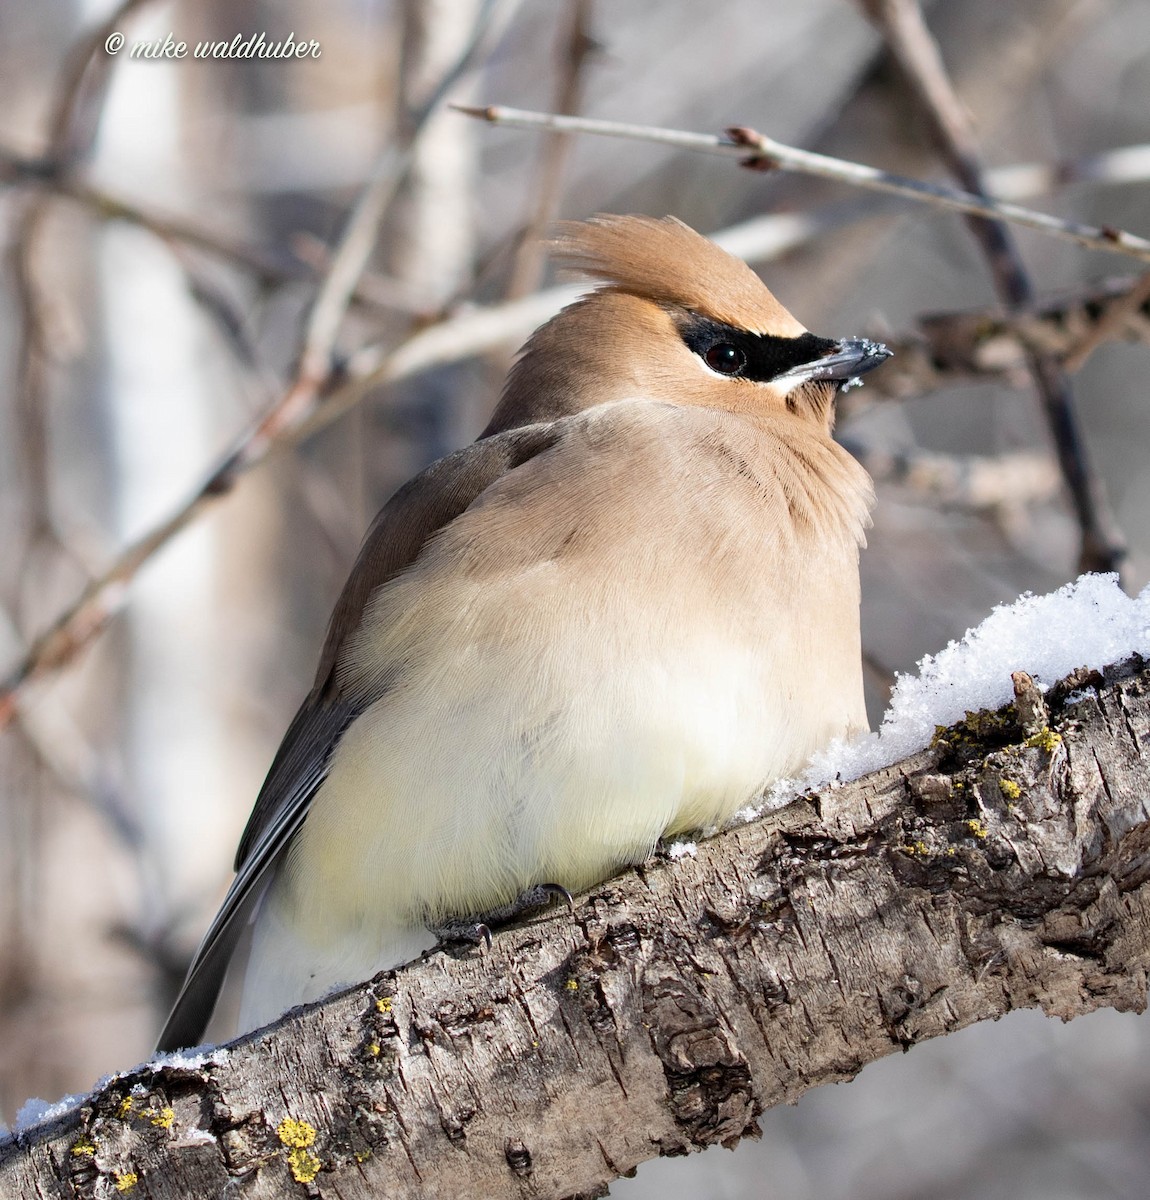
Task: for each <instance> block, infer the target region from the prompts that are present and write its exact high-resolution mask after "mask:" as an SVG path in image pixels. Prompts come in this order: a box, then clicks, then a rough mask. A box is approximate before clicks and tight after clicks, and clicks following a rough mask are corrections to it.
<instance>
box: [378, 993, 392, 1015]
mask: <svg viewBox="0 0 1150 1200" xmlns="http://www.w3.org/2000/svg"><path fill="white" fill-rule="evenodd" d="M375 1007H376V1008H378V1009H379V1011H380V1012H381V1013H389V1012H391V997H390V996H380V998H379V999H378V1000H377V1001H376V1002H375Z"/></svg>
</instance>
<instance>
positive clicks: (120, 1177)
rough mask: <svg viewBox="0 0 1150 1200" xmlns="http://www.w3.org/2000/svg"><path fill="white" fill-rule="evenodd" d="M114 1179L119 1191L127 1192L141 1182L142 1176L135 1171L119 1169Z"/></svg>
mask: <svg viewBox="0 0 1150 1200" xmlns="http://www.w3.org/2000/svg"><path fill="white" fill-rule="evenodd" d="M112 1180H113V1182H114V1183H115V1185H116V1191H117V1192H127V1191H130V1190H131V1189H132V1188H134V1187H135V1186H136V1184H137V1183H139V1182H140V1176H139V1175H138V1174H137V1173H136V1172H135V1171H117V1172H116V1174H115V1175H113V1176H112Z"/></svg>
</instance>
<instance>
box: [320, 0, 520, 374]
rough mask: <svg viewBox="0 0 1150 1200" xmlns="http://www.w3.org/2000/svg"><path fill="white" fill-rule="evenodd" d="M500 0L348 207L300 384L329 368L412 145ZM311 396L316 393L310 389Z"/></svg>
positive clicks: (488, 6)
mask: <svg viewBox="0 0 1150 1200" xmlns="http://www.w3.org/2000/svg"><path fill="white" fill-rule="evenodd" d="M497 4H498V0H483V6H482V8H481V9H480V11H479V15H478V17H477V18H476V22H475V28H474V29H473V31H472V34H471V38H470V39H469V41H468V44H467V46H466V47H465V48H464V50H463V53H462V54H461V55H460V56H459V58H458V59H457V60H456V61H455V62H454V63H453V64H452V66H451V67H450V69H449V70H447V71H446V72H445V73H444V75H443V77H442V78H441V79H440V80H439V82H438V84H437V85H436V86H435V87H434V88H433V89H432V91H431V94H430V95H429V96H428V97H427V99H426V101H424V103H423V104H422V105H421V106H420V108H419V109H418V110H417V111H416V112H415V113H413V114H412V115H411V117H410V119H409V120H408V121H406V122H404V124H403V128H402V129H400V130H398V131H397V138H396V140H395V141H394V142H393V143H391V144H390V145H389V146H388V147H387V149H386V150H385V151H384V152H383V154H381V155H380V157H379V160H378V161H377V162H376V165H375V167H374V169H373V170H372V173H371V177H370V179H369V180H368V183H367V186H366V187H365V188H364V189H363V191H362V193H361V194H360V197H359V200H358V201H357V202H356V205H355V208H354V209H353V210H352V213H351V217H350V218H349V220H348V223H347V226H346V228H345V230H344V233H343V236H342V238H341V239H340V244H339V247H338V248H337V250H336V252H335V254H334V255H333V257H332V261H331V266H330V267H329V269H328V272H327V275H326V277H325V279H324V283H323V286H322V287H321V289H320V292H319V295H318V296H317V297H316V299H315V303H314V304H313V305H312V309H311V313H310V316H309V318H308V321H307V327H306V332H305V334H304V342H303V349H302V351H301V353H300V360H299V371H298V373H299V378H300V381H301V383H303V384H305V385H311V384H313V383H315V384H316V386H317V387H318V383H319V382H320V381H323V380H324V379H326V378H327V376H328V374H329V373H330V370H331V355H332V350H333V348H334V346H335V339H336V336H337V334H338V332H339V327H340V325H341V324H342V322H343V317H344V314H345V313H346V312H347V308H348V305H349V304H350V302H351V297H352V294H353V292H354V291H355V285H356V283H357V282H358V280H359V278H360V276H361V275H362V274H363V271H364V268H365V267H366V266H367V260H368V258H369V257H370V255H371V252H372V250H373V249H374V248H375V241H376V235H377V233H378V231H379V226H380V222H381V221H382V219H383V215H384V213H385V212H386V211H387V207H388V205H389V204H390V203H391V200H392V197H393V196H394V195H395V192H396V189H397V188H398V187H399V183H400V181H401V180H402V178H403V175H404V173H405V172H406V171H407V169H408V166H409V165H410V163H411V161H412V152H413V149H414V147H415V145H416V143H417V141H418V140H419V137H420V135H421V134H422V132H423V130H424V129H425V128H426V127H427V123H428V121H429V120H430V119H431V117H432V115H433V114H434V113H435V112H436V111H437V110H438V108H439V107H440V105H441V104H442V103H443V100H444V97H445V96H446V95H447V94H448V93H449V92H450V91H451V89H452V88H453V87H454V86H455V85H456V83H458V82H459V80H460V78H461V77H462V76H463V75H464V74H465V72H466V71H467V70H468V69H469V68H470V67H471V65H472V64H473V63H474V61H475V59H476V56H477V54H478V52H479V48H480V46H481V45H482V44H483V40H484V37H485V35H486V33H487V30H488V28H489V26H490V24H491V19H492V17H493V16H494V14H495V9H496V6H497ZM313 398H314V393H313Z"/></svg>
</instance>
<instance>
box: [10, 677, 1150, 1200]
mask: <svg viewBox="0 0 1150 1200" xmlns="http://www.w3.org/2000/svg"><path fill="white" fill-rule="evenodd" d="M1006 669H1008V667H1006V666H1004V670H1006ZM1025 683H1026V680H1025V677H1022V678H1021V680H1019V679H1016V688H1017V689H1018V696H1019V699H1018V702H1017V703H1016V704H1014V705H1009V706H1007V707H1006V708H1004V709H1001V710H999V711H998V712H997V713H993V714H991V713H982V714H976V715H973V716H969V715H968V719H967V720H966V721H964V722H962V723H960V724H959V725H957V726H955V727H952V728H951V729H950V730H944V731H940V733H939V734H938V736H937V737H936V738H935V741H934V745H933V746H932V747H931V748H930V749H928V750H924V751H922V752H921V753H919V754H917V755H915V756H913V757H912V758H911V759H908V760H906V761H904V762H902V763H899V764H896V765H895V766H893V767H890V768H887V769H886V770H883V771H881V772H878V773H876V774H875V775H872V776H868V777H867V778H865V779H863V780H860V781H859V782H857V783H854V784H850V785H848V786H844V787H841V788H836V789H831V790H827V791H824V792H822V793H821V794H819V795H815V796H810V797H806V798H804V799H801V800H799V801H797V802H796V803H794V804H792V805H791V806H790V807H788V808H786V809H783V810H781V811H778V812H775V813H773V814H771V815H769V816H767V817H766V818H764V819H762V820H760V821H757V822H754V823H752V824H749V825H746V826H743V827H741V828H738V829H736V830H734V831H732V832H729V833H727V834H725V835H723V836H721V837H717V838H715V839H713V840H711V841H709V842H705V843H702V844H700V846H699V848H698V853H697V856H696V857H694V858H691V857H684V858H680V859H678V860H677V861H671V860H669V859H668V858H666V857H665V856H664V857H661V858H659V859H658V860H656V861H653V862H651V863H648V864H646V865H645V866H644V867H642V868H641V869H638V870H635V871H631V872H629V873H627V874H626V875H623V876H621V877H619V878H617V879H614V880H612V881H610V882H609V883H607V884H605V885H603V886H602V887H600V888H598V889H597V890H595V891H594V892H593V893H591V894H589V895H588V896H586V897H584V898H582V899H581V901H580V902H579V903H578V905H577V908H576V910H575V913H574V915H573V917H572V916H569V915H568V914H567V913H566V911H558V912H553V913H551V914H549V915H547V916H546V917H544V918H541V919H538V920H536V921H534V922H531V923H528V924H526V925H521V926H519V927H516V928H513V929H509V930H507V931H504V932H502V933H500V934H498V935H497V936H496V938H495V943H494V946H493V948H492V949H491V950H490V951H489V952H487V953H482V952H479V951H475V950H467V951H460V952H459V953H458V954H456V955H451V954H448V953H442V952H441V953H436V954H434V955H432V956H431V957H430V958H429V959H427V960H426V961H423V962H420V963H418V964H415V965H414V966H412V967H409V968H407V969H405V970H403V971H401V972H399V973H394V972H392V973H387V974H385V975H382V976H380V977H378V978H377V979H376V980H375V981H373V983H371V984H370V985H365V986H363V987H360V988H357V989H354V990H352V991H350V992H347V993H344V994H342V995H340V996H338V997H336V998H334V999H331V1000H329V1001H327V1002H325V1003H324V1004H322V1005H317V1006H313V1007H311V1008H309V1009H306V1010H300V1011H298V1012H297V1013H296V1014H295V1015H293V1016H291V1017H290V1018H289V1019H287V1020H286V1021H284V1022H282V1023H281V1024H279V1025H278V1026H276V1027H273V1028H272V1029H271V1030H269V1031H266V1032H264V1033H263V1034H261V1035H259V1036H254V1037H249V1038H245V1039H242V1040H241V1041H239V1042H237V1043H234V1044H233V1045H232V1046H231V1047H229V1048H228V1049H227V1050H225V1051H220V1052H217V1053H216V1055H215V1056H214V1057H211V1058H209V1059H207V1060H206V1061H204V1062H202V1063H200V1064H199V1065H182V1066H176V1065H169V1066H162V1067H146V1068H140V1069H137V1070H135V1071H132V1072H130V1073H128V1074H125V1075H123V1076H120V1077H117V1078H115V1079H114V1080H113V1081H112V1082H110V1083H108V1084H107V1085H106V1086H104V1087H103V1088H102V1089H101V1090H99V1091H97V1092H96V1093H94V1094H93V1095H92V1096H91V1097H90V1098H89V1099H88V1101H87V1102H86V1103H85V1104H84V1106H83V1107H82V1108H81V1109H79V1110H78V1111H75V1112H73V1113H71V1114H69V1115H68V1116H66V1117H65V1118H63V1119H61V1120H60V1121H58V1122H57V1123H56V1124H55V1125H53V1126H48V1127H41V1128H38V1129H36V1130H33V1131H30V1132H29V1133H28V1134H27V1135H25V1136H24V1137H23V1138H21V1139H20V1140H18V1141H16V1142H14V1143H11V1144H10V1145H9V1146H8V1147H7V1148H6V1149H4V1150H3V1151H0V1156H2V1157H0V1194H3V1195H4V1196H11V1197H34V1196H35V1197H39V1196H53V1197H56V1196H61V1197H64V1196H67V1197H72V1196H77V1197H94V1196H113V1195H125V1194H126V1195H129V1196H136V1197H169V1196H171V1197H182V1198H188V1197H216V1196H221V1195H225V1194H227V1195H231V1194H233V1193H234V1194H236V1195H243V1196H245V1197H251V1198H255V1197H272V1196H277V1197H278V1196H288V1195H305V1194H309V1193H310V1194H312V1195H319V1196H339V1197H341V1198H344V1200H353V1198H357V1197H367V1196H381V1195H386V1196H389V1197H401V1196H420V1197H445V1198H448V1197H450V1198H454V1197H458V1196H483V1197H490V1198H493V1200H494V1198H501V1197H514V1198H519V1197H525V1196H530V1197H534V1198H542V1197H563V1196H596V1195H603V1194H604V1192H605V1187H606V1185H607V1184H608V1183H609V1182H610V1180H612V1179H613V1178H615V1177H617V1176H619V1175H621V1174H625V1173H627V1172H628V1171H630V1170H631V1169H632V1168H633V1167H635V1165H636V1164H638V1163H639V1162H642V1161H643V1160H644V1159H647V1158H650V1157H652V1156H654V1155H657V1154H684V1153H688V1152H690V1151H693V1150H697V1149H702V1148H703V1147H705V1146H708V1145H710V1144H712V1143H714V1142H722V1143H723V1144H726V1145H732V1144H734V1143H735V1142H737V1141H738V1140H739V1139H740V1138H742V1137H746V1136H754V1135H755V1133H756V1132H757V1126H756V1118H757V1117H758V1115H759V1114H760V1113H762V1111H763V1110H764V1109H766V1108H768V1107H770V1106H771V1105H774V1104H778V1103H781V1102H784V1101H790V1100H794V1099H795V1098H796V1097H798V1096H799V1095H801V1094H802V1093H803V1092H804V1091H806V1090H807V1089H808V1088H811V1087H816V1086H818V1085H820V1084H823V1083H829V1082H835V1081H842V1080H847V1079H850V1078H851V1077H852V1076H853V1075H854V1074H855V1073H856V1072H857V1071H858V1070H859V1069H860V1068H861V1067H862V1066H864V1065H865V1064H866V1063H868V1062H871V1061H873V1060H874V1059H877V1058H879V1057H881V1056H882V1055H885V1054H889V1053H891V1052H892V1051H895V1050H906V1049H907V1048H909V1047H910V1046H913V1045H914V1044H915V1043H916V1042H918V1041H921V1040H923V1039H926V1038H930V1037H936V1036H938V1035H940V1034H945V1033H949V1032H951V1031H952V1030H956V1029H959V1028H962V1027H963V1026H965V1025H969V1024H971V1023H972V1022H974V1021H979V1020H986V1019H988V1018H990V1019H993V1018H998V1017H1000V1016H1002V1015H1003V1014H1005V1013H1007V1012H1009V1011H1011V1010H1012V1009H1015V1008H1027V1007H1034V1006H1038V1007H1041V1008H1042V1009H1043V1010H1044V1011H1045V1012H1047V1013H1048V1014H1050V1015H1052V1016H1058V1017H1061V1018H1062V1019H1064V1020H1065V1019H1069V1018H1070V1017H1073V1016H1076V1015H1078V1014H1079V1013H1084V1012H1089V1011H1091V1010H1093V1009H1096V1008H1099V1007H1104V1006H1107V1007H1112V1008H1118V1009H1125V1010H1139V1011H1140V1010H1141V1009H1142V1008H1143V1007H1144V1006H1145V1001H1146V990H1147V967H1148V964H1150V882H1148V881H1150V815H1148V811H1147V803H1146V800H1147V796H1148V795H1150V761H1148V758H1147V755H1146V748H1147V746H1148V745H1150V669H1148V668H1147V666H1146V664H1145V663H1143V662H1142V661H1141V660H1138V659H1136V660H1134V661H1133V662H1131V663H1127V664H1125V665H1122V666H1119V667H1115V668H1111V669H1110V670H1108V671H1107V672H1106V673H1105V675H1104V676H1101V675H1098V674H1097V673H1090V674H1089V675H1087V674H1085V673H1083V675H1082V676H1081V677H1080V678H1078V679H1072V680H1071V681H1069V682H1068V683H1067V684H1066V685H1065V686H1059V687H1056V688H1055V689H1053V690H1052V693H1051V694H1050V696H1048V697H1047V701H1048V702H1049V704H1050V711H1049V714H1048V715H1047V713H1046V711H1045V709H1044V707H1043V705H1042V703H1041V702H1040V701H1038V700H1037V698H1036V697H1035V695H1034V694H1033V691H1032V690H1028V689H1027V688H1026V687H1025ZM1072 689H1077V690H1072Z"/></svg>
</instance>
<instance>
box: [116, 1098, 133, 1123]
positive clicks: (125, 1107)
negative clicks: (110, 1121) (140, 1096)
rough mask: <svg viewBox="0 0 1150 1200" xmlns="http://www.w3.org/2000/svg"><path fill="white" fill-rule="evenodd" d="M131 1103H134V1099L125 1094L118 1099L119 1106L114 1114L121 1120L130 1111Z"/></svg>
mask: <svg viewBox="0 0 1150 1200" xmlns="http://www.w3.org/2000/svg"><path fill="white" fill-rule="evenodd" d="M133 1104H135V1101H134V1100H133V1099H132V1097H131V1096H125V1097H124V1098H123V1100H121V1101H120V1107H119V1108H117V1109H116V1116H118V1117H119V1118H120V1120H121V1121H122V1120H123V1119H124V1118H125V1117H126V1116H128V1114H129V1113H131V1111H132V1105H133Z"/></svg>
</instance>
